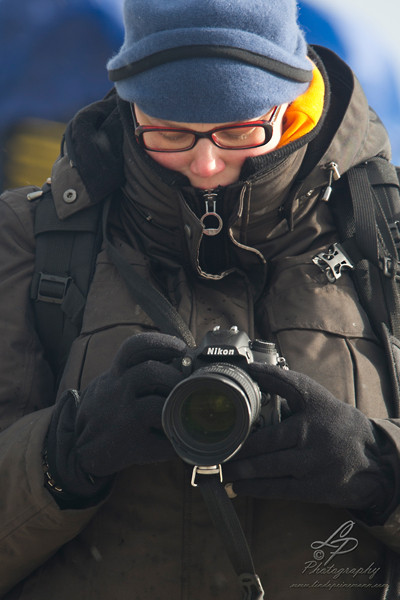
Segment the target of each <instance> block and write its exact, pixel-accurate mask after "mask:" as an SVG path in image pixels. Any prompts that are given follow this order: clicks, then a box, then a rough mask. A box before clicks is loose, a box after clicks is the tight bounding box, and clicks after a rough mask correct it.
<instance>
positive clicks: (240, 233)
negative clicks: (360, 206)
mask: <svg viewBox="0 0 400 600" xmlns="http://www.w3.org/2000/svg"><path fill="white" fill-rule="evenodd" d="M311 56H312V58H313V60H314V61H315V62H316V63H317V65H318V67H319V68H320V70H321V71H322V72H323V73H324V74H325V78H326V88H327V90H330V93H328V94H327V97H326V107H325V111H324V115H323V117H322V118H321V119H320V122H319V123H318V125H317V126H316V127H315V128H314V130H313V131H312V132H310V134H307V135H305V136H303V138H300V139H298V140H295V141H294V142H291V143H290V144H287V145H286V146H283V147H282V148H279V149H277V150H275V151H273V152H271V153H269V154H267V155H264V156H261V157H256V158H255V159H250V160H248V161H246V163H245V165H244V167H243V169H242V174H241V178H240V181H238V182H236V183H235V184H233V185H231V186H228V187H227V188H224V189H223V190H218V191H217V195H218V196H219V197H220V198H223V200H222V208H220V207H219V208H218V213H219V211H221V213H219V214H222V220H223V223H224V229H223V232H222V234H223V233H224V232H225V234H226V235H225V236H224V235H221V236H215V238H212V237H208V238H207V240H206V242H207V243H206V244H205V243H203V244H202V240H203V238H205V235H204V226H205V227H214V225H211V226H210V225H207V223H209V221H208V222H206V221H205V220H204V219H203V215H204V212H205V211H206V210H207V206H208V212H211V213H212V212H216V211H214V210H213V206H214V205H213V201H212V200H211V199H210V204H208V205H204V202H205V200H206V198H204V194H203V197H202V198H201V199H199V194H198V191H197V190H195V189H194V188H192V187H191V186H190V184H189V182H188V180H187V179H186V178H185V177H183V176H182V175H180V174H179V173H177V172H174V171H168V170H167V169H164V168H163V167H161V166H160V165H158V163H156V162H155V161H153V160H152V159H151V158H150V157H149V156H148V155H147V154H146V153H145V152H143V151H141V150H140V149H139V148H138V146H137V144H135V143H134V141H133V140H134V138H133V132H132V124H131V122H130V120H129V119H130V116H129V115H130V111H128V105H127V103H125V102H123V101H121V100H120V99H119V98H118V97H117V96H116V94H115V92H114V91H112V92H110V94H109V95H108V96H106V98H104V99H103V100H102V101H100V102H97V103H95V104H93V105H90V106H89V107H86V108H84V109H83V110H81V111H80V112H79V113H78V114H77V115H76V117H75V118H74V119H73V120H72V121H71V123H70V124H69V126H68V127H67V130H66V134H65V144H64V152H65V153H64V154H63V155H62V156H61V157H60V158H59V160H58V161H57V163H56V164H55V166H54V169H53V173H52V185H53V191H54V192H55V198H56V204H57V205H58V210H59V216H60V217H61V218H63V217H66V216H68V215H69V214H72V213H74V212H77V211H78V210H80V209H82V208H85V207H87V206H90V204H92V203H94V202H98V201H101V200H103V199H104V198H106V197H108V196H109V195H110V194H112V193H114V192H117V191H119V192H120V190H124V192H125V196H124V198H125V199H124V204H123V206H125V211H124V218H126V219H127V221H129V225H132V224H133V226H134V230H135V235H137V236H139V238H140V240H141V245H142V247H143V248H144V250H145V251H146V252H147V253H148V254H149V255H150V256H152V257H154V256H155V257H157V260H159V261H160V263H161V264H168V265H169V266H170V265H171V264H172V263H175V262H176V261H178V263H179V264H182V260H183V261H184V262H185V263H187V264H188V265H190V267H191V268H192V269H194V270H195V272H197V274H198V275H199V276H201V277H207V278H211V279H219V278H222V277H225V276H226V275H227V274H229V272H230V271H231V270H234V269H235V270H237V269H243V271H244V272H249V271H252V272H253V274H254V276H253V281H254V282H258V283H255V287H257V288H260V287H262V285H263V282H264V280H265V271H266V269H265V265H266V259H265V256H268V257H271V256H274V255H277V254H279V252H280V251H283V249H284V248H285V247H287V244H288V243H289V242H290V243H291V244H292V245H293V244H294V246H295V247H297V250H298V251H299V252H300V251H304V249H305V247H306V242H305V241H303V240H305V231H304V230H306V231H308V233H310V232H311V230H312V229H313V227H314V226H313V227H311V229H310V226H309V223H308V222H307V218H308V217H307V216H308V215H309V214H310V213H311V212H312V209H313V208H314V207H315V206H316V204H318V198H319V196H320V194H319V191H320V190H323V189H324V188H325V187H326V186H327V185H328V182H329V178H330V176H331V173H330V171H329V169H328V168H327V166H328V165H329V164H330V163H336V165H337V169H338V171H339V173H340V174H343V173H345V172H346V171H347V170H348V169H350V168H351V167H352V166H353V165H356V164H358V163H360V162H362V161H365V160H367V159H369V158H371V157H373V156H376V155H380V156H383V157H385V158H387V159H390V145H389V141H388V136H387V133H386V131H385V129H384V127H383V125H382V123H381V121H380V120H379V118H378V117H377V115H376V114H375V113H374V112H373V111H372V109H370V108H369V107H368V103H367V100H366V97H365V95H364V93H363V91H362V89H361V86H360V84H359V82H358V81H357V79H356V77H355V76H354V74H353V72H352V71H351V70H350V68H349V67H348V66H347V65H346V64H345V63H344V62H343V61H341V59H339V58H338V57H337V56H336V55H335V54H334V53H332V52H331V51H330V50H327V49H325V48H321V47H317V48H315V49H314V50H313V51H312V54H311ZM71 169H72V170H73V173H71ZM137 174H138V175H137ZM71 180H72V181H74V182H76V186H77V187H79V186H80V193H79V195H78V200H77V201H76V202H74V203H71V204H67V205H66V204H65V203H63V202H62V201H60V202H57V197H59V198H62V197H63V193H64V191H65V186H67V185H68V187H70V186H71ZM57 192H59V193H57ZM213 193H215V190H214V191H213ZM210 198H211V197H210ZM218 201H219V200H218ZM319 204H320V203H319ZM201 211H202V212H201ZM202 219H203V220H202ZM203 223H204V225H203ZM214 223H215V221H214ZM288 224H289V225H288ZM318 228H319V226H318V227H316V228H315V227H314V233H311V235H314V234H315V235H316V234H318V231H317V230H318ZM291 229H293V231H290V230H291ZM126 231H128V227H127V228H126ZM288 235H289V237H290V239H288V238H287V236H288ZM285 236H286V237H285ZM222 237H225V238H226V243H225V245H221V243H219V242H220V240H221V239H222ZM308 243H309V242H308ZM206 247H208V250H205V248H206ZM228 247H229V248H228ZM166 250H167V252H166ZM201 251H203V255H202V252H201ZM210 256H213V257H218V258H219V260H218V261H217V264H216V265H213V266H212V267H211V268H209V265H208V264H207V263H208V261H209V257H210Z"/></svg>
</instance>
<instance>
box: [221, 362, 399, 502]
mask: <svg viewBox="0 0 400 600" xmlns="http://www.w3.org/2000/svg"><path fill="white" fill-rule="evenodd" d="M250 375H251V377H253V379H254V380H255V381H257V382H258V384H259V386H260V388H261V390H262V391H264V392H265V393H267V392H269V393H273V394H278V395H279V396H281V397H282V398H284V399H286V401H287V404H288V406H289V408H290V411H291V413H292V414H291V415H290V416H288V417H287V418H284V419H283V420H282V421H281V423H277V424H276V425H272V426H270V427H265V428H262V429H259V430H258V431H255V432H254V433H252V434H251V435H250V436H249V438H248V440H247V441H246V443H245V445H244V447H243V449H242V450H241V451H240V452H239V453H238V455H237V456H236V457H234V459H233V460H232V461H230V462H228V463H227V464H226V465H224V468H223V471H224V477H225V479H226V480H227V481H231V482H233V491H234V492H235V493H236V494H238V495H249V496H255V497H262V498H281V499H293V500H299V501H306V502H316V503H325V504H330V505H333V506H339V507H344V508H348V509H356V510H364V509H370V510H373V511H375V512H376V513H380V512H383V511H384V510H385V509H386V508H387V506H388V504H390V502H391V500H392V499H393V495H394V471H395V468H396V466H397V458H396V456H395V453H394V451H393V448H392V445H391V442H390V441H389V439H388V438H386V435H385V434H384V432H383V431H382V430H381V429H380V428H379V427H378V426H377V425H375V424H374V423H373V422H372V421H371V420H370V419H368V418H367V417H366V416H365V415H364V414H363V413H362V412H360V411H359V410H358V409H356V408H353V407H352V406H349V405H348V404H345V403H344V402H341V401H339V400H337V399H336V398H335V397H334V396H333V395H332V394H331V393H330V392H329V391H328V390H327V389H325V388H324V387H322V386H321V385H319V384H318V383H316V382H315V381H314V380H313V379H310V378H309V377H307V376H305V375H302V374H300V373H296V372H294V371H286V370H282V369H280V368H278V367H274V366H266V365H261V364H260V363H255V364H253V365H251V367H250Z"/></svg>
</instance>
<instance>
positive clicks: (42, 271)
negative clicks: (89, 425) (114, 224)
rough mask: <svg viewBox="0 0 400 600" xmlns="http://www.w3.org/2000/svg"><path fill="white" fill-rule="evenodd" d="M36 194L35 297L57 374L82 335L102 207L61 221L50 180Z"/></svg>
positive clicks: (41, 330)
mask: <svg viewBox="0 0 400 600" xmlns="http://www.w3.org/2000/svg"><path fill="white" fill-rule="evenodd" d="M32 195H33V196H34V197H35V198H37V197H38V196H40V198H39V200H38V204H37V207H36V211H35V224H34V233H35V238H36V257H35V270H34V275H33V279H32V284H31V299H32V301H33V307H34V314H35V319H36V327H37V331H38V334H39V337H40V339H41V341H42V344H43V347H44V352H45V356H46V358H47V359H48V361H49V363H50V365H51V367H52V369H53V371H54V373H55V374H56V376H57V377H58V376H60V375H61V373H62V370H63V367H64V365H65V362H66V360H67V357H68V354H69V349H70V347H71V344H72V342H73V340H74V339H75V338H76V337H77V336H78V335H79V333H80V329H81V324H82V317H83V311H84V307H85V303H86V296H87V293H88V291H89V287H90V282H91V279H92V277H93V273H94V268H95V263H96V256H97V253H98V251H99V249H100V244H101V236H102V232H101V212H102V208H103V206H102V204H98V205H97V204H96V205H93V206H91V207H90V208H87V209H85V210H82V211H80V212H78V213H75V214H74V215H72V216H70V217H68V218H67V219H63V220H61V219H59V218H58V216H57V213H56V209H55V205H54V200H53V195H52V192H51V185H50V184H49V183H46V184H45V185H44V186H43V188H42V190H40V191H38V192H34V193H33V194H32ZM28 199H30V198H29V195H28ZM31 199H32V198H31Z"/></svg>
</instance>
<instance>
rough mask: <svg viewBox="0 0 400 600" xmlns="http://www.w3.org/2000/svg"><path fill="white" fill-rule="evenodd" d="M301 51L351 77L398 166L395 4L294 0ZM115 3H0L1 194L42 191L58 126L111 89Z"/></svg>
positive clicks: (118, 8)
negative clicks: (305, 47) (329, 59)
mask: <svg viewBox="0 0 400 600" xmlns="http://www.w3.org/2000/svg"><path fill="white" fill-rule="evenodd" d="M299 6H300V22H301V24H302V26H303V28H304V30H305V32H306V36H307V39H308V41H309V42H310V43H315V44H321V45H325V46H328V47H330V48H332V49H333V50H334V51H335V52H337V54H339V55H340V56H341V57H342V58H343V59H344V60H345V61H346V62H348V63H349V64H350V65H351V66H352V68H353V69H354V71H355V73H356V75H357V77H358V78H359V80H360V81H361V83H362V85H363V87H364V90H365V93H366V95H367V98H368V100H369V103H370V104H371V106H373V108H374V109H375V110H376V111H377V112H378V114H379V116H380V117H381V119H382V121H383V122H384V124H385V126H386V128H387V129H388V132H389V135H390V138H391V142H392V148H393V162H395V163H396V164H400V37H399V35H398V31H397V30H396V28H397V29H398V24H399V23H400V0H379V2H376V1H375V0H335V2H334V3H332V2H331V0H301V1H300V2H299ZM122 40H123V28H122V0H17V1H16V0H0V57H1V58H0V60H1V61H2V65H1V68H0V89H1V96H0V190H1V189H6V188H10V187H18V186H21V185H27V184H36V185H42V183H43V182H44V181H45V180H46V178H47V177H48V176H49V175H50V170H51V165H52V163H53V161H54V160H55V159H56V158H57V155H58V152H59V148H60V140H61V136H62V133H63V131H64V128H65V124H66V123H67V122H68V120H69V119H70V118H71V117H72V116H73V115H74V113H75V112H76V111H77V110H79V108H81V107H82V106H85V105H86V104H89V103H90V102H93V101H95V100H97V99H99V98H101V97H102V96H104V95H105V94H106V93H107V91H108V90H109V89H110V87H111V84H110V82H109V81H108V78H107V73H106V70H105V63H106V62H107V59H108V58H109V57H110V56H111V55H112V54H113V53H114V52H116V51H117V50H118V48H119V47H120V45H121V44H122Z"/></svg>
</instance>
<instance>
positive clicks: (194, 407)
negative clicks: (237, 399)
mask: <svg viewBox="0 0 400 600" xmlns="http://www.w3.org/2000/svg"><path fill="white" fill-rule="evenodd" d="M181 421H182V425H183V427H184V428H185V430H186V432H187V433H188V434H189V435H190V436H191V437H192V438H193V439H194V440H197V441H198V442H201V443H203V444H209V443H215V442H220V441H222V440H224V439H225V438H226V437H228V436H229V434H230V433H231V432H232V431H233V428H234V426H235V422H236V406H235V403H234V402H233V401H232V398H230V397H229V395H226V394H223V393H222V392H220V393H216V392H215V391H214V390H213V387H210V388H208V389H207V388H206V387H203V389H202V390H201V391H196V392H193V393H192V394H189V396H188V397H187V399H186V400H185V401H184V402H183V404H182V408H181Z"/></svg>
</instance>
